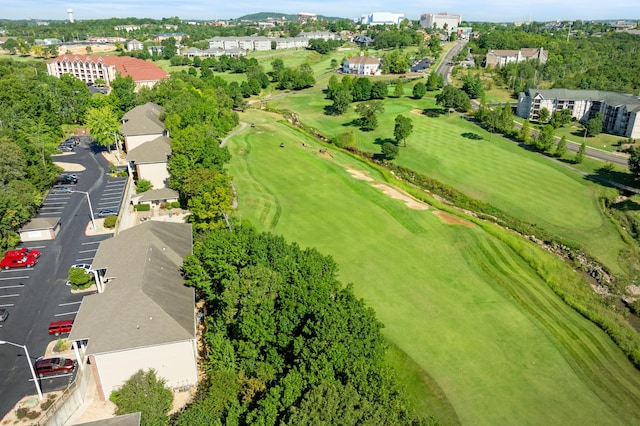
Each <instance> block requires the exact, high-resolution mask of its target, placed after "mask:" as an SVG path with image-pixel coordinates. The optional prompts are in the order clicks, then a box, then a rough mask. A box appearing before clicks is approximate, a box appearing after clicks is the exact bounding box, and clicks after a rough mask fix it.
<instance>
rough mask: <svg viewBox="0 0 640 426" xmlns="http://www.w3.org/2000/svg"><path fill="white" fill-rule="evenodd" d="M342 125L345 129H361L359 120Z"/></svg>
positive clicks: (355, 119)
mask: <svg viewBox="0 0 640 426" xmlns="http://www.w3.org/2000/svg"><path fill="white" fill-rule="evenodd" d="M342 125H343V126H344V127H360V119H359V118H354V119H353V120H351V121H347V122H345V123H342Z"/></svg>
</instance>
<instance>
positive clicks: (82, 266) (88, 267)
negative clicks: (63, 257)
mask: <svg viewBox="0 0 640 426" xmlns="http://www.w3.org/2000/svg"><path fill="white" fill-rule="evenodd" d="M71 267H72V268H80V269H84V270H85V271H87V272H91V265H89V264H88V263H76V264H75V265H71Z"/></svg>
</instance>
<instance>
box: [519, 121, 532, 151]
mask: <svg viewBox="0 0 640 426" xmlns="http://www.w3.org/2000/svg"><path fill="white" fill-rule="evenodd" d="M519 139H520V141H521V142H522V143H525V144H527V145H528V144H529V142H531V123H530V122H529V120H528V119H527V120H524V123H522V128H521V129H520V138H519Z"/></svg>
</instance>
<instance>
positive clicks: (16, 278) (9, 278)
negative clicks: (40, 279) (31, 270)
mask: <svg viewBox="0 0 640 426" xmlns="http://www.w3.org/2000/svg"><path fill="white" fill-rule="evenodd" d="M2 272H14V271H2ZM22 278H25V279H28V278H29V277H28V276H26V277H7V278H0V281H7V280H19V279H22Z"/></svg>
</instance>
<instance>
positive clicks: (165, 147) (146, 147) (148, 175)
mask: <svg viewBox="0 0 640 426" xmlns="http://www.w3.org/2000/svg"><path fill="white" fill-rule="evenodd" d="M170 156H171V141H170V140H169V138H168V137H166V136H158V137H157V138H155V139H153V140H150V141H147V142H144V143H143V144H141V145H139V146H137V147H135V148H133V149H131V150H129V151H128V152H127V162H128V163H129V167H130V170H135V174H134V176H135V177H136V178H137V179H146V180H148V181H150V182H151V184H152V185H153V188H164V187H165V186H166V184H167V181H168V180H169V170H167V164H168V162H169V157H170Z"/></svg>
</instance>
